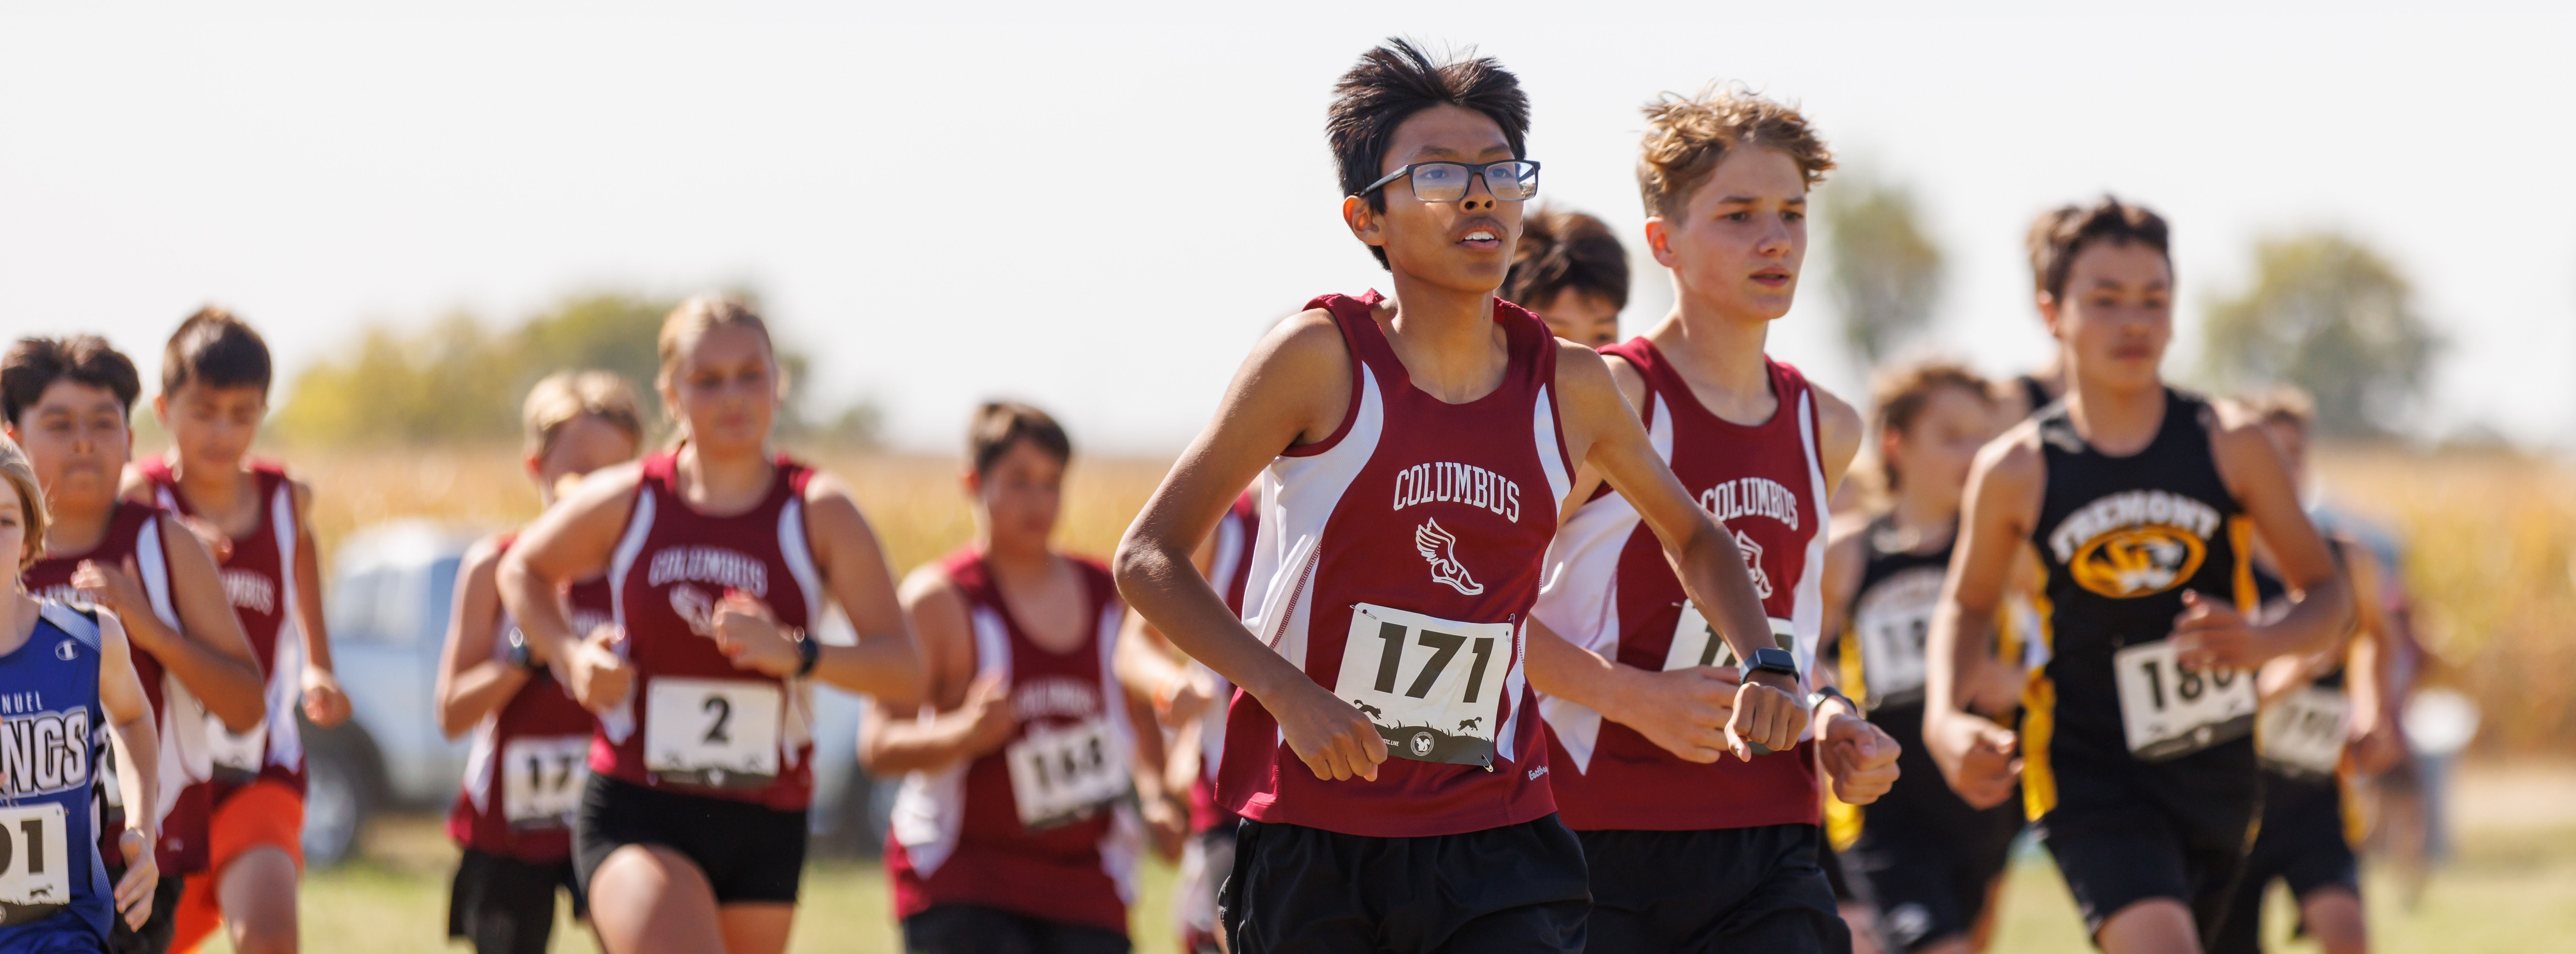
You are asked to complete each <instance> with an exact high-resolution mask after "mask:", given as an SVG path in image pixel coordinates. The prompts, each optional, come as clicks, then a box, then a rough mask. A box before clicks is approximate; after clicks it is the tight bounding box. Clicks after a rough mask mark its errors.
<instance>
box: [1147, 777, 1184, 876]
mask: <svg viewBox="0 0 2576 954" xmlns="http://www.w3.org/2000/svg"><path fill="white" fill-rule="evenodd" d="M1137 807H1138V808H1139V809H1140V812H1139V814H1141V815H1143V816H1144V821H1145V836H1146V838H1147V839H1148V840H1150V841H1151V842H1152V843H1153V845H1154V853H1155V854H1158V855H1161V856H1163V860H1164V861H1179V860H1180V858H1181V845H1182V844H1183V843H1184V842H1187V841H1188V840H1189V838H1190V806H1189V805H1188V804H1187V803H1184V802H1182V801H1181V800H1180V798H1179V797H1178V796H1175V795H1173V794H1172V793H1170V792H1158V793H1156V794H1154V795H1151V796H1148V797H1146V798H1143V799H1140V800H1139V801H1138V802H1137Z"/></svg>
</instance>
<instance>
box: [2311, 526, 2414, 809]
mask: <svg viewBox="0 0 2576 954" xmlns="http://www.w3.org/2000/svg"><path fill="white" fill-rule="evenodd" d="M2329 542H2330V543H2331V544H2332V545H2334V546H2336V547H2338V548H2341V550H2342V552H2343V554H2344V560H2343V564H2344V567H2345V576H2346V578H2348V579H2350V580H2351V581H2352V592H2353V601H2352V609H2353V622H2354V626H2353V630H2352V643H2351V645H2350V646H2348V647H2346V650H2345V660H2344V667H2345V668H2344V681H2343V682H2344V686H2345V691H2346V692H2348V693H2350V695H2351V699H2352V705H2351V707H2350V711H2351V713H2352V728H2351V733H2350V735H2351V739H2352V759H2353V763H2354V765H2353V767H2354V768H2356V769H2359V770H2360V771H2361V772H2362V773H2363V774H2365V775H2377V774H2379V773H2380V772H2384V771H2387V770H2388V767H2389V766H2390V765H2392V764H2395V763H2396V761H2397V759H2398V758H2399V757H2401V756H2403V755H2405V744H2406V743H2405V740H2404V739H2402V738H2400V737H2399V736H2398V734H2397V711H2396V709H2395V707H2394V706H2392V705H2391V704H2390V699H2389V693H2388V692H2387V685H2388V682H2387V679H2388V668H2389V667H2388V659H2389V658H2390V656H2391V655H2393V654H2391V653H2390V652H2389V650H2388V626H2389V614H2388V613H2387V612H2386V610H2385V609H2384V607H2383V604H2382V603H2381V594H2383V593H2385V592H2386V590H2385V589H2384V588H2383V587H2384V585H2385V583H2386V579H2385V577H2384V575H2383V574H2384V573H2385V572H2386V571H2385V570H2384V569H2383V568H2382V567H2381V566H2380V563H2379V555H2378V554H2376V553H2372V552H2371V551H2370V548H2369V547H2366V546H2363V545H2361V544H2360V543H2357V542H2354V541H2351V540H2346V539H2335V540H2331V541H2329Z"/></svg>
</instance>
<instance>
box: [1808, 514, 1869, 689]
mask: <svg viewBox="0 0 2576 954" xmlns="http://www.w3.org/2000/svg"><path fill="white" fill-rule="evenodd" d="M1867 529H1868V524H1866V523H1857V522H1856V523H1852V524H1850V525H1848V526H1839V527H1835V528H1833V535H1832V536H1831V537H1829V538H1827V540H1826V541H1825V565H1824V567H1823V569H1822V570H1821V572H1822V573H1823V574H1824V575H1823V576H1821V577H1818V578H1817V580H1816V583H1817V590H1818V593H1819V595H1820V596H1821V597H1822V598H1823V600H1824V602H1825V607H1824V608H1825V621H1824V625H1823V627H1822V628H1823V630H1824V637H1823V638H1822V639H1819V640H1817V645H1818V646H1819V647H1822V646H1823V644H1825V643H1827V642H1832V641H1835V640H1839V639H1841V638H1842V636H1843V630H1844V629H1845V628H1848V627H1849V626H1850V625H1851V601H1852V598H1853V597H1856V596H1858V595H1860V594H1859V593H1858V590H1859V589H1860V574H1861V566H1862V564H1863V563H1865V562H1866V560H1865V557H1866V556H1867V554H1865V553H1864V552H1863V551H1862V550H1861V547H1862V545H1863V544H1865V543H1866V542H1867V541H1866V540H1865V539H1863V537H1862V533H1863V531H1865V530H1867ZM1817 656H1818V658H1817V660H1816V673H1815V675H1816V680H1817V684H1818V685H1827V684H1828V683H1827V682H1826V681H1825V680H1826V678H1827V677H1829V676H1831V677H1834V678H1833V681H1832V682H1831V683H1830V684H1831V685H1836V686H1840V685H1842V680H1841V678H1840V674H1839V673H1836V672H1834V669H1835V667H1834V666H1833V665H1832V664H1830V663H1828V662H1826V661H1825V660H1824V658H1823V653H1822V652H1821V649H1820V651H1819V652H1818V654H1817Z"/></svg>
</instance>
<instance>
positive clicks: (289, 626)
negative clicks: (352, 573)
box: [140, 457, 304, 805]
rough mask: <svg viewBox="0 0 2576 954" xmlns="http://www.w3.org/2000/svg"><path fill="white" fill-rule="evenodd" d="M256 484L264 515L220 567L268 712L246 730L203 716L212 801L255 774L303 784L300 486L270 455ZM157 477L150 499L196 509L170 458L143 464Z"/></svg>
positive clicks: (254, 475)
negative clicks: (297, 515)
mask: <svg viewBox="0 0 2576 954" xmlns="http://www.w3.org/2000/svg"><path fill="white" fill-rule="evenodd" d="M250 468H251V479H252V481H254V482H255V483H256V484H257V486H258V494H259V522H258V524H256V525H255V526H253V527H252V528H251V530H250V532H249V533H245V534H242V535H241V536H238V537H234V538H232V553H231V554H230V555H228V556H226V557H225V558H224V559H223V560H222V562H221V564H220V570H221V573H222V575H223V581H224V598H225V600H227V601H228V602H230V603H231V604H232V607H233V616H234V617H235V618H237V619H240V620H241V625H242V633H243V635H245V636H247V637H249V639H250V653H251V658H253V659H254V660H257V661H258V663H259V671H260V675H261V676H262V677H264V678H265V679H267V686H266V690H265V692H264V693H263V695H264V696H265V697H266V698H267V700H268V719H267V721H266V722H265V724H263V725H261V726H260V727H259V728H257V729H253V730H251V731H249V732H240V733H236V732H233V731H232V730H229V729H226V728H224V726H223V722H222V720H219V719H216V718H215V717H214V716H212V715H208V716H207V717H206V742H207V744H208V746H209V747H210V748H211V749H212V750H213V751H212V755H213V760H214V770H215V777H214V780H213V781H212V782H209V783H207V784H209V785H211V786H213V788H214V801H215V804H218V805H220V804H222V803H223V801H224V799H226V798H228V797H230V796H231V795H232V793H233V791H234V790H235V789H238V788H240V787H241V786H243V785H246V784H249V783H250V781H251V780H252V779H255V778H268V779H273V780H276V781H277V782H280V783H282V784H284V785H286V786H287V787H289V788H292V789H294V790H295V791H296V792H297V793H299V794H300V793H302V792H303V791H304V740H303V737H302V735H301V734H300V733H299V732H297V731H296V729H297V720H296V715H295V714H296V712H297V710H298V709H300V708H301V707H302V705H303V701H304V681H303V680H304V640H303V638H302V636H303V632H302V630H301V629H299V628H297V627H296V625H295V623H294V607H295V600H296V595H297V594H296V590H295V547H296V544H297V542H298V541H300V540H301V539H302V536H303V535H302V534H301V533H299V532H297V531H298V530H299V529H300V528H298V527H297V526H296V525H295V489H294V484H293V483H292V482H290V481H288V480H287V477H286V471H285V469H284V468H281V467H279V466H278V465H276V464H273V463H269V462H266V461H254V462H252V463H251V465H250ZM140 469H141V470H142V472H143V476H144V478H145V479H147V480H149V481H151V482H152V496H153V499H154V500H155V501H156V502H158V503H160V505H161V507H162V509H164V510H168V511H171V512H173V513H177V514H181V515H183V516H195V515H196V510H195V509H193V508H191V507H189V506H188V498H187V496H186V495H185V494H181V493H180V492H179V482H178V476H177V475H176V474H173V473H172V472H171V470H170V464H169V460H168V459H167V458H165V457H153V458H149V459H146V460H144V461H143V462H142V464H141V465H140Z"/></svg>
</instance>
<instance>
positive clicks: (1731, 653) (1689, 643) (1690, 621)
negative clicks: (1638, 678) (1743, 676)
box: [1663, 600, 1798, 672]
mask: <svg viewBox="0 0 2576 954" xmlns="http://www.w3.org/2000/svg"><path fill="white" fill-rule="evenodd" d="M1771 642H1772V643H1773V644H1775V645H1777V646H1779V647H1780V648H1782V649H1786V650H1788V651H1790V652H1791V653H1796V652H1797V651H1798V628H1797V627H1796V626H1794V625H1791V624H1790V622H1789V621H1788V620H1785V619H1781V618H1779V617H1777V616H1774V617H1771ZM1735 662H1736V660H1735V647H1733V646H1730V645H1727V642H1726V639H1725V638H1724V637H1721V636H1719V635H1717V627H1715V626H1711V625H1709V623H1708V620H1707V618H1705V617H1702V616H1701V615H1699V607H1698V606H1696V605H1693V604H1692V603H1691V602H1690V601H1688V600H1684V601H1682V618H1681V620H1680V621H1678V622H1676V623H1674V624H1673V644H1672V647H1671V648H1669V649H1666V650H1664V669H1663V671H1665V672H1671V671H1673V670H1675V669H1689V668H1691V667H1693V666H1732V665H1735Z"/></svg>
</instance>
